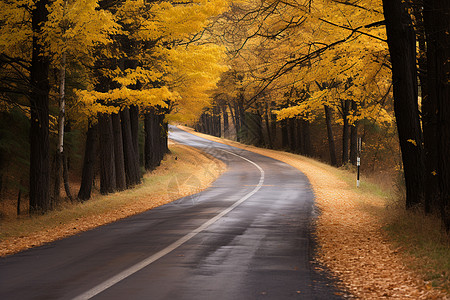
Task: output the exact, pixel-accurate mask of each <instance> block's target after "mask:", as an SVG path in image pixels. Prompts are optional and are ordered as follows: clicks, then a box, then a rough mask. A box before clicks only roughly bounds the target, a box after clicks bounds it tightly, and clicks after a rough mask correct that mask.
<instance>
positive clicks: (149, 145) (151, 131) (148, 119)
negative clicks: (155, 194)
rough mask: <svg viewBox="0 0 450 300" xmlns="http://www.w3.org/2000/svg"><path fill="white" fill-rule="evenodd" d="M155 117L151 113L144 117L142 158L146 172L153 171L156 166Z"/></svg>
mask: <svg viewBox="0 0 450 300" xmlns="http://www.w3.org/2000/svg"><path fill="white" fill-rule="evenodd" d="M156 126H157V122H156V115H155V113H154V112H153V111H151V112H148V113H146V114H145V115H144V131H145V145H144V158H145V169H146V170H147V171H153V170H154V169H155V168H156V167H157V166H158V154H157V138H156V135H157V130H156V128H155V127H156Z"/></svg>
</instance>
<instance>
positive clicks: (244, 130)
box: [236, 96, 248, 142]
mask: <svg viewBox="0 0 450 300" xmlns="http://www.w3.org/2000/svg"><path fill="white" fill-rule="evenodd" d="M241 98H243V96H241ZM236 113H237V114H238V116H239V119H238V120H239V129H240V130H239V141H244V142H245V141H246V140H247V136H248V126H247V121H246V119H245V110H244V105H243V103H241V102H239V103H238V107H237V111H236Z"/></svg>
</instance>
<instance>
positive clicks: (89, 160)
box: [78, 125, 98, 201]
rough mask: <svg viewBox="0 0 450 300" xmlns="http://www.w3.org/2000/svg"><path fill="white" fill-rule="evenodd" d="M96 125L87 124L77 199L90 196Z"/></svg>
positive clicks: (95, 145) (93, 170)
mask: <svg viewBox="0 0 450 300" xmlns="http://www.w3.org/2000/svg"><path fill="white" fill-rule="evenodd" d="M97 141H98V126H97V125H93V126H89V128H88V131H87V137H86V146H85V150H84V162H83V171H82V175H81V186H80V190H79V192H78V199H80V200H81V201H86V200H89V199H90V198H91V190H92V183H93V181H94V173H95V169H94V166H95V159H96V157H97Z"/></svg>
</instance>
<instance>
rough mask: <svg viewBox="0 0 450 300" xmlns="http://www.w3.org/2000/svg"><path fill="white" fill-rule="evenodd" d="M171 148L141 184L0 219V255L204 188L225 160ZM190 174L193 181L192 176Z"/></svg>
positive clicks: (219, 170)
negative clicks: (43, 211) (44, 211)
mask: <svg viewBox="0 0 450 300" xmlns="http://www.w3.org/2000/svg"><path fill="white" fill-rule="evenodd" d="M170 149H171V153H170V154H168V155H167V156H166V157H165V159H164V161H163V162H162V163H161V166H159V167H158V168H157V169H156V170H155V171H153V172H151V173H147V174H145V175H144V178H143V183H142V184H140V185H139V186H137V187H135V188H133V189H129V190H126V191H123V192H117V193H113V194H109V195H94V196H93V198H92V199H91V200H89V201H86V202H84V203H64V204H62V205H61V206H60V207H59V208H58V209H56V210H54V211H51V212H49V213H47V214H45V215H38V216H31V217H20V218H8V219H4V220H1V221H0V255H7V254H12V253H15V252H18V251H20V250H24V249H27V248H30V247H33V246H37V245H42V244H44V243H47V242H51V241H53V240H56V239H60V238H63V237H66V236H69V235H73V234H76V233H78V232H81V231H85V230H89V229H92V228H94V227H97V226H100V225H104V224H107V223H110V222H113V221H116V220H119V219H121V218H125V217H128V216H131V215H134V214H137V213H140V212H143V211H146V210H149V209H152V208H154V207H157V206H160V205H163V204H166V203H169V202H171V201H174V200H176V199H179V198H181V197H184V196H187V195H191V194H194V193H197V192H200V191H201V190H203V189H205V188H207V187H208V186H210V185H211V183H212V182H213V181H214V180H215V179H216V178H217V177H218V176H219V175H220V174H221V173H223V172H224V171H225V168H226V167H225V164H224V163H222V162H221V161H218V160H216V159H214V158H212V157H210V156H207V155H204V154H202V153H201V152H200V151H198V150H195V149H193V148H189V147H186V146H182V145H172V146H171V147H170ZM193 179H194V180H193Z"/></svg>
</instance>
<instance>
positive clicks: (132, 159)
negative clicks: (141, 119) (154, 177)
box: [120, 108, 140, 188]
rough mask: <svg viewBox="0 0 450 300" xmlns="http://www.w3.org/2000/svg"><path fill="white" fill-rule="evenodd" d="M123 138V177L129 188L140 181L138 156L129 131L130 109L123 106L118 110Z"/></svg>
mask: <svg viewBox="0 0 450 300" xmlns="http://www.w3.org/2000/svg"><path fill="white" fill-rule="evenodd" d="M120 119H121V121H122V122H121V125H122V140H123V157H124V162H125V178H126V182H127V187H128V188H130V187H132V186H134V185H136V184H138V183H140V174H139V173H140V172H139V158H138V157H137V156H136V153H135V152H134V147H135V145H134V142H133V135H132V132H131V120H130V110H129V109H128V108H124V109H122V110H121V111H120Z"/></svg>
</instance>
